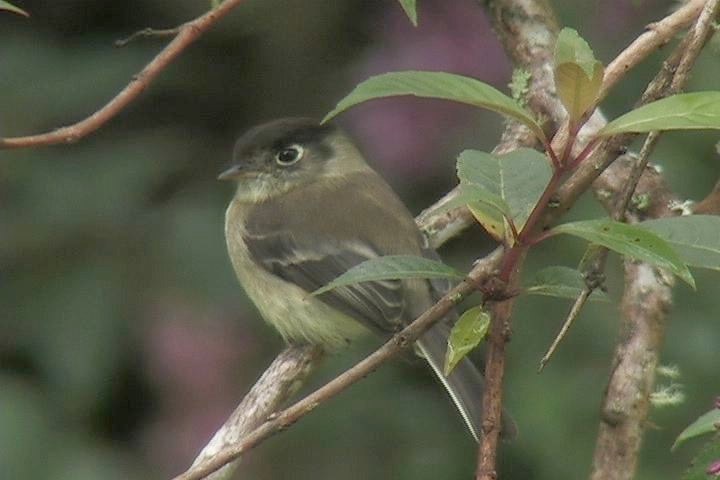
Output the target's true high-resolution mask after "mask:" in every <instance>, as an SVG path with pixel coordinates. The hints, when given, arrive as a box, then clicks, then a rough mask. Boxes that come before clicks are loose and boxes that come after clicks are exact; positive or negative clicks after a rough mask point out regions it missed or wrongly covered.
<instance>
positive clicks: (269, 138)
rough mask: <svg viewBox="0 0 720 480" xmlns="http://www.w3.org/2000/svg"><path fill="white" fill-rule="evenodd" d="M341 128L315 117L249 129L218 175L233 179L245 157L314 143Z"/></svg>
mask: <svg viewBox="0 0 720 480" xmlns="http://www.w3.org/2000/svg"><path fill="white" fill-rule="evenodd" d="M336 131H337V127H335V126H334V125H332V124H329V123H326V124H322V125H321V124H320V123H319V122H318V121H317V120H316V119H314V118H307V117H297V118H281V119H279V120H273V121H271V122H267V123H263V124H261V125H258V126H256V127H253V128H251V129H250V130H248V131H247V132H245V133H244V134H243V135H242V136H241V137H240V138H239V139H238V141H237V142H236V143H235V148H234V149H233V160H232V163H231V165H230V166H229V168H228V169H227V170H225V171H223V173H221V174H220V176H219V177H218V178H219V179H221V180H224V179H228V178H231V177H232V176H233V175H232V172H233V171H234V170H237V166H238V165H239V164H240V163H241V161H242V159H243V158H246V157H249V156H252V155H253V154H254V153H255V152H257V151H276V150H280V149H282V148H285V147H287V146H289V145H292V144H299V145H304V146H308V145H310V146H312V145H318V144H321V143H322V141H323V140H324V139H325V138H327V137H328V135H331V134H332V133H334V132H336Z"/></svg>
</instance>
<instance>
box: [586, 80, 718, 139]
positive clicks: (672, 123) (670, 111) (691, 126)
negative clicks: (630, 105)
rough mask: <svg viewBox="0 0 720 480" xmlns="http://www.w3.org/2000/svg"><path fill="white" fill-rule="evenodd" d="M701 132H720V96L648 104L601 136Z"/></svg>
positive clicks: (684, 97) (693, 95)
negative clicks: (703, 130) (679, 131)
mask: <svg viewBox="0 0 720 480" xmlns="http://www.w3.org/2000/svg"><path fill="white" fill-rule="evenodd" d="M697 129H720V92H714V91H713V92H694V93H681V94H679V95H673V96H670V97H667V98H663V99H662V100H658V101H657V102H652V103H648V104H647V105H644V106H642V107H640V108H636V109H635V110H632V111H630V112H628V113H626V114H625V115H622V116H621V117H618V118H616V119H615V120H613V121H612V122H610V123H608V124H607V125H605V126H604V127H603V128H602V129H601V130H600V131H599V132H598V135H601V136H602V135H605V136H607V135H615V134H617V133H624V132H636V133H641V132H652V131H654V130H697Z"/></svg>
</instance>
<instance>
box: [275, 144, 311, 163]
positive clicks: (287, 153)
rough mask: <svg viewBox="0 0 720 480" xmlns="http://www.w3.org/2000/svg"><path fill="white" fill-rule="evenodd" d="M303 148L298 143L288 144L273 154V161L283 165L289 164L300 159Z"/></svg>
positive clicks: (303, 151)
mask: <svg viewBox="0 0 720 480" xmlns="http://www.w3.org/2000/svg"><path fill="white" fill-rule="evenodd" d="M304 153H305V150H304V149H303V147H301V146H300V145H290V146H289V147H285V148H283V149H282V150H280V151H279V152H277V154H275V161H276V162H277V163H278V165H281V166H283V167H287V166H290V165H292V164H294V163H296V162H297V161H298V160H300V159H301V158H302V156H303V154H304Z"/></svg>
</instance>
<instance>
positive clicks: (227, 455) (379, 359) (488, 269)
mask: <svg viewBox="0 0 720 480" xmlns="http://www.w3.org/2000/svg"><path fill="white" fill-rule="evenodd" d="M501 257H502V249H500V248H498V249H496V250H495V252H493V253H492V254H490V255H488V256H487V257H485V258H483V259H482V260H480V261H479V262H477V263H476V265H475V267H474V268H473V269H472V271H471V272H470V274H468V276H467V278H466V279H465V280H463V281H462V282H460V284H458V285H457V286H456V287H454V288H453V289H451V290H450V291H449V292H448V293H447V294H446V295H445V296H443V297H442V298H441V299H440V300H439V301H438V302H437V303H436V304H435V305H433V306H432V307H431V308H430V309H428V310H427V311H426V312H425V313H423V314H422V315H420V316H419V317H418V318H417V319H416V320H415V321H413V322H412V323H411V324H410V325H408V326H407V327H405V328H404V329H403V330H401V331H400V332H399V333H397V334H396V335H394V336H393V337H392V338H391V339H390V340H388V341H387V342H386V343H385V344H384V345H383V346H381V347H380V348H378V349H377V350H376V351H375V352H373V353H372V354H371V355H369V356H368V357H366V358H365V359H363V360H362V361H360V362H359V363H358V364H357V365H355V366H354V367H352V368H351V369H349V370H347V371H345V372H344V373H343V374H341V375H339V376H337V377H336V378H334V379H333V380H331V381H330V382H328V383H327V384H325V385H324V386H323V387H321V388H319V389H318V390H316V391H315V392H313V393H311V394H310V395H308V396H306V397H305V398H303V399H302V400H300V401H298V402H297V403H295V404H294V405H292V406H290V407H288V408H286V409H285V410H283V411H281V412H279V413H277V414H274V415H272V416H271V417H270V418H268V419H267V420H265V422H264V423H262V424H261V425H260V426H258V427H257V428H256V429H254V430H253V431H252V432H251V433H249V434H248V435H246V436H245V437H244V438H243V439H242V440H241V441H239V442H237V443H233V444H230V445H229V446H227V447H226V448H224V449H223V450H220V451H218V452H217V453H215V454H214V455H212V457H211V458H209V459H208V460H207V461H204V462H200V463H196V465H195V466H193V467H191V468H190V469H189V470H188V471H187V472H185V473H183V474H182V475H179V476H177V477H175V479H174V480H197V479H201V478H204V477H205V476H207V475H208V474H210V473H212V472H214V471H216V470H218V469H219V468H221V467H223V466H224V465H226V464H228V463H229V462H231V461H233V460H235V459H237V458H239V457H240V456H241V455H242V454H243V453H245V452H247V451H248V450H250V449H252V448H253V447H255V446H256V445H258V444H259V443H260V442H262V441H263V440H265V439H266V438H268V437H270V436H271V435H273V434H275V433H277V432H279V431H281V430H283V429H285V428H287V427H288V426H290V425H292V424H293V423H295V422H297V421H298V420H299V419H300V418H302V417H304V416H305V415H307V414H308V413H310V412H312V411H313V410H314V409H315V408H316V407H317V406H318V405H321V404H322V403H324V402H326V401H327V400H329V399H331V398H333V397H335V396H336V395H338V394H339V393H340V392H342V391H344V390H345V389H346V388H347V387H349V386H350V385H352V384H354V383H356V382H357V381H359V380H361V379H363V378H364V377H366V376H367V375H368V374H370V373H372V372H373V371H375V370H376V369H377V368H378V367H380V366H381V365H382V364H383V363H385V362H386V361H387V360H388V359H389V358H391V357H392V356H394V355H396V354H398V353H399V352H401V351H402V350H404V349H405V348H407V347H409V346H411V345H412V344H413V343H414V341H415V340H417V339H418V338H419V337H420V336H421V335H422V334H423V333H425V332H426V331H427V330H428V329H429V328H430V327H432V326H433V324H435V323H436V322H437V321H439V320H440V319H442V318H443V317H444V316H445V315H446V314H447V313H448V312H449V311H450V310H452V308H454V307H455V305H457V304H458V303H459V302H460V301H461V300H462V299H463V298H465V296H466V295H468V294H470V293H472V292H473V291H475V289H476V288H477V287H478V285H479V284H480V283H482V282H483V281H484V280H485V279H487V278H488V277H489V276H490V275H492V274H493V272H494V271H495V268H496V267H497V264H498V261H499V260H500V258H501Z"/></svg>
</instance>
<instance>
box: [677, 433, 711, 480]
mask: <svg viewBox="0 0 720 480" xmlns="http://www.w3.org/2000/svg"><path fill="white" fill-rule="evenodd" d="M718 462H720V437H718V436H717V435H716V436H715V438H713V439H712V440H710V441H709V442H707V443H706V444H705V445H704V446H703V448H702V449H701V450H700V453H698V454H697V455H696V456H695V458H693V460H692V463H691V464H690V467H689V468H688V469H687V470H686V471H685V473H683V476H682V477H681V479H682V480H711V479H713V478H717V474H716V473H715V472H716V471H717V468H718ZM711 469H713V470H714V472H713V473H710V470H711Z"/></svg>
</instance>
